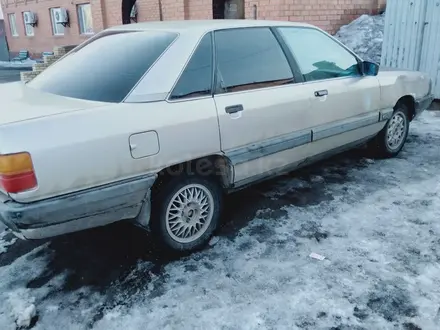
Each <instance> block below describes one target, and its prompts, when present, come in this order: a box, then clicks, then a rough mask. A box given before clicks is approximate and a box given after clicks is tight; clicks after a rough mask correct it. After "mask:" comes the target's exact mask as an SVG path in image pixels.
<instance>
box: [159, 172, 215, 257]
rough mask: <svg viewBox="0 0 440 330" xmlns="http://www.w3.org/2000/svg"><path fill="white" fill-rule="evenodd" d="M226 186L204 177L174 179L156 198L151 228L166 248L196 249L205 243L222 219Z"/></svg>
mask: <svg viewBox="0 0 440 330" xmlns="http://www.w3.org/2000/svg"><path fill="white" fill-rule="evenodd" d="M222 195H223V192H222V189H221V187H220V185H219V184H218V183H217V182H216V181H215V180H213V179H211V178H208V177H206V178H205V177H200V176H181V177H176V178H172V179H171V180H170V181H168V183H167V184H165V186H164V187H162V189H161V191H160V192H159V193H158V195H157V196H155V198H154V201H153V210H152V219H151V230H152V232H153V235H154V237H155V238H156V239H157V240H158V241H159V243H161V244H163V245H164V246H165V247H166V248H169V249H172V250H175V251H192V250H196V249H199V248H201V247H202V246H204V245H205V244H206V243H207V242H208V241H209V239H210V238H211V236H212V234H213V232H214V231H215V230H216V228H217V226H218V223H219V221H220V211H221V207H222Z"/></svg>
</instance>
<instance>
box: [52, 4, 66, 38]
mask: <svg viewBox="0 0 440 330" xmlns="http://www.w3.org/2000/svg"><path fill="white" fill-rule="evenodd" d="M60 9H61V8H50V20H51V22H52V33H53V35H54V36H60V35H61V36H62V35H64V26H62V25H61V24H57V23H56V17H57V16H59V15H60Z"/></svg>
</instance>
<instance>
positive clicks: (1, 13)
mask: <svg viewBox="0 0 440 330" xmlns="http://www.w3.org/2000/svg"><path fill="white" fill-rule="evenodd" d="M0 19H3V11H2V7H0Z"/></svg>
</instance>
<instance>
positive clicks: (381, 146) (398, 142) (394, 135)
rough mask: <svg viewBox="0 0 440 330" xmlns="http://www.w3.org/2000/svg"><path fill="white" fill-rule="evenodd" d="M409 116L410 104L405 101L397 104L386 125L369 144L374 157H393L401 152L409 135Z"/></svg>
mask: <svg viewBox="0 0 440 330" xmlns="http://www.w3.org/2000/svg"><path fill="white" fill-rule="evenodd" d="M409 118H410V116H409V109H408V106H407V105H406V104H404V103H398V104H396V106H395V107H394V112H393V115H392V116H391V118H390V119H389V120H388V122H387V124H386V125H385V127H384V128H383V129H382V130H381V131H380V132H379V134H378V135H377V136H376V137H375V138H374V139H373V140H372V141H371V142H370V144H369V150H370V152H371V153H372V156H373V157H379V158H392V157H395V156H397V155H398V154H399V153H400V151H401V150H402V148H403V146H404V145H405V142H406V139H407V137H408V133H409V122H410V119H409Z"/></svg>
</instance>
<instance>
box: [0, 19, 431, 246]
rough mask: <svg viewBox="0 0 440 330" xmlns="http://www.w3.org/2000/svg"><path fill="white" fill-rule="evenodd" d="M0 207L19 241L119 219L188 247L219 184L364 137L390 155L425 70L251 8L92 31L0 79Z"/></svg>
mask: <svg viewBox="0 0 440 330" xmlns="http://www.w3.org/2000/svg"><path fill="white" fill-rule="evenodd" d="M0 93H1V95H2V96H1V97H2V99H1V107H2V110H3V111H2V114H1V116H0V125H1V128H0V140H1V144H0V188H1V193H0V198H1V204H0V206H1V208H0V212H1V220H2V221H3V222H4V223H5V224H6V225H7V226H8V227H9V228H10V229H11V230H12V231H13V232H14V233H15V234H16V235H17V236H19V237H21V238H23V239H39V238H45V237H53V236H57V235H61V234H65V233H69V232H74V231H78V230H84V229H87V228H92V227H97V226H103V225H107V224H109V223H112V222H115V221H120V220H124V219H130V221H132V222H133V223H134V224H136V225H138V226H140V227H142V228H145V229H149V230H151V231H152V232H153V235H152V237H153V238H154V239H157V240H158V241H159V242H160V243H162V244H163V246H164V247H166V248H170V249H174V250H181V251H182V250H186V251H188V250H194V249H197V248H200V247H202V246H204V245H205V244H206V242H207V241H208V240H209V239H210V237H211V235H212V234H213V233H214V231H215V229H216V228H217V226H218V224H219V219H220V214H221V210H222V200H223V196H224V194H225V193H229V192H232V191H235V190H237V189H241V188H244V187H246V186H248V185H250V184H253V183H255V182H259V181H261V180H264V179H267V178H270V177H273V176H276V175H279V174H281V173H284V172H287V171H291V170H295V169H297V168H299V167H302V166H304V165H307V164H310V163H312V162H315V161H317V160H319V159H323V158H326V157H329V156H331V155H334V154H336V153H339V152H341V151H344V150H347V149H350V148H355V147H357V146H360V145H363V144H368V146H369V148H370V150H371V151H373V152H374V153H375V154H376V155H377V156H380V157H393V156H396V155H397V154H398V153H399V151H400V150H401V149H402V147H403V146H404V143H405V140H406V138H407V135H408V129H409V125H410V122H411V121H412V120H413V119H414V118H415V117H416V116H417V115H418V114H419V113H420V112H421V111H423V110H424V109H426V108H427V107H428V106H429V104H430V103H431V101H432V96H431V79H430V78H429V77H428V75H426V74H423V73H420V72H410V71H396V70H394V71H392V70H387V69H385V68H379V67H378V65H376V64H374V63H370V62H365V61H363V60H362V59H361V58H359V56H357V55H356V54H354V53H353V52H352V51H351V50H349V49H347V48H346V47H345V46H344V45H343V44H341V43H340V42H338V41H337V40H336V39H334V38H333V37H332V36H330V35H329V34H327V33H325V32H323V31H322V30H320V29H318V28H316V27H313V26H310V25H306V24H296V23H290V22H277V21H258V20H209V21H178V22H151V23H140V24H132V25H124V26H119V27H114V28H110V29H107V30H105V31H103V32H100V33H98V34H97V35H95V36H94V37H92V38H90V39H89V40H87V41H85V42H84V43H83V44H81V45H79V46H78V47H77V48H75V49H74V50H72V51H71V52H70V53H68V54H67V55H66V56H64V57H63V58H62V59H60V60H59V61H57V62H56V63H54V64H53V65H52V66H50V67H49V68H48V69H47V70H46V71H44V72H43V73H41V74H40V75H39V76H37V77H36V78H35V79H34V80H32V81H31V82H29V83H27V84H22V83H12V84H6V85H3V86H1V88H0Z"/></svg>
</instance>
